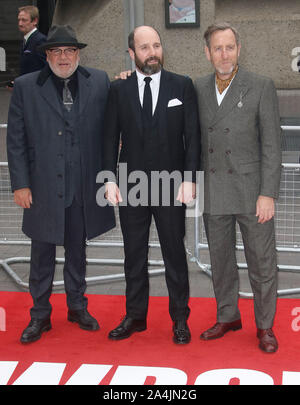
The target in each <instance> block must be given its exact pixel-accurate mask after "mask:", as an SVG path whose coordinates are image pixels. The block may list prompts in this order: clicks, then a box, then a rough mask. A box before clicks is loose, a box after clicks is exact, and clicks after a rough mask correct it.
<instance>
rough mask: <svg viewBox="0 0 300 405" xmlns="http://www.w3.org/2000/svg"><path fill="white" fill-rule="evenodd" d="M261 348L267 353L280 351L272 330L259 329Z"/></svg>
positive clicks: (258, 335)
mask: <svg viewBox="0 0 300 405" xmlns="http://www.w3.org/2000/svg"><path fill="white" fill-rule="evenodd" d="M257 337H258V339H259V348H260V349H261V350H262V351H264V352H266V353H275V352H276V351H277V349H278V342H277V340H276V337H275V335H274V332H273V331H272V329H271V328H270V329H257Z"/></svg>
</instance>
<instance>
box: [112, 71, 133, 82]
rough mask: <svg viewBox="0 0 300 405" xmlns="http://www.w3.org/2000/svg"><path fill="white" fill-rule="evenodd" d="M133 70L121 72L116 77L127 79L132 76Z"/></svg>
mask: <svg viewBox="0 0 300 405" xmlns="http://www.w3.org/2000/svg"><path fill="white" fill-rule="evenodd" d="M131 73H132V71H131V70H125V71H123V72H121V73H120V74H119V76H115V79H122V80H126V79H127V77H129V76H131Z"/></svg>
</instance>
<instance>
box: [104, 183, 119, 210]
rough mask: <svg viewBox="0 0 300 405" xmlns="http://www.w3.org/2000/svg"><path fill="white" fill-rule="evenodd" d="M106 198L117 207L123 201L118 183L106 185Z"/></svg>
mask: <svg viewBox="0 0 300 405" xmlns="http://www.w3.org/2000/svg"><path fill="white" fill-rule="evenodd" d="M105 198H106V199H107V200H108V201H109V202H110V203H111V204H112V205H115V206H116V205H117V204H118V203H120V202H122V201H123V199H122V196H121V193H120V190H119V187H118V186H117V185H116V183H106V184H105Z"/></svg>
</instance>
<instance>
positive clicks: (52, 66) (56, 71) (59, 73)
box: [48, 60, 79, 79]
mask: <svg viewBox="0 0 300 405" xmlns="http://www.w3.org/2000/svg"><path fill="white" fill-rule="evenodd" d="M48 64H49V66H50V69H51V70H52V72H53V73H54V74H55V75H56V76H57V77H60V78H61V79H67V78H68V77H70V76H72V74H73V73H74V72H75V70H76V69H77V68H78V65H79V60H78V61H76V62H75V63H74V65H73V66H70V68H69V69H68V70H67V71H64V70H62V69H60V68H59V67H56V66H55V64H53V63H51V62H50V61H49V60H48Z"/></svg>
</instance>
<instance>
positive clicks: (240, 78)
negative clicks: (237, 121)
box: [211, 68, 249, 125]
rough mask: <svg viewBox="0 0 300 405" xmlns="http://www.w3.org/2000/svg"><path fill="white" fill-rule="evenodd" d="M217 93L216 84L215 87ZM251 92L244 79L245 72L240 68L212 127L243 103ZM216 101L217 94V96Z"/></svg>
mask: <svg viewBox="0 0 300 405" xmlns="http://www.w3.org/2000/svg"><path fill="white" fill-rule="evenodd" d="M213 89H214V93H216V92H215V83H214V85H213ZM248 90H249V86H248V84H247V82H246V81H245V79H244V72H243V69H242V68H239V70H238V72H237V74H236V76H235V78H234V79H233V81H232V83H231V85H230V87H229V89H228V91H227V93H226V95H225V97H224V99H223V101H222V103H221V105H220V106H219V107H218V109H217V111H216V114H215V116H214V118H213V120H212V122H211V125H214V124H216V123H217V122H218V121H220V120H221V119H223V118H224V117H226V116H227V115H228V114H229V113H230V111H231V110H232V109H233V108H234V107H235V106H236V105H237V104H238V103H239V102H240V101H241V102H243V98H244V97H245V95H246V93H247V92H248ZM215 99H216V94H215Z"/></svg>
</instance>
